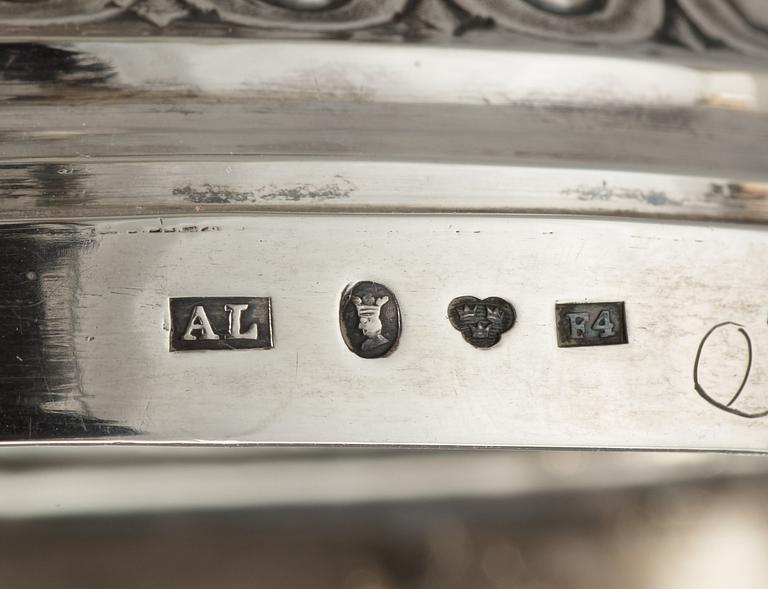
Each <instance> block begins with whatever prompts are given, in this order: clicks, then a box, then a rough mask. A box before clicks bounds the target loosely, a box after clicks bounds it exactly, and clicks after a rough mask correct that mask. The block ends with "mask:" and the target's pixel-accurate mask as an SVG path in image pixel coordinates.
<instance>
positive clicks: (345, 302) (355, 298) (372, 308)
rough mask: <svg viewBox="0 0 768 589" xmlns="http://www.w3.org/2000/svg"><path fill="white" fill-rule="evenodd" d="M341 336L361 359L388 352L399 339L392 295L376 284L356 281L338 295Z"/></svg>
mask: <svg viewBox="0 0 768 589" xmlns="http://www.w3.org/2000/svg"><path fill="white" fill-rule="evenodd" d="M339 322H340V327H341V335H342V337H343V338H344V343H345V344H347V347H348V348H349V349H350V350H351V351H352V352H354V353H355V354H357V355H358V356H360V357H361V358H381V357H382V356H386V355H387V354H389V353H391V352H392V351H393V350H394V349H395V346H396V345H397V341H398V339H399V338H400V307H399V305H398V303H397V298H396V297H395V295H394V293H393V292H392V291H390V290H389V289H388V288H387V287H385V286H384V285H381V284H378V283H376V282H357V283H355V284H353V285H351V286H348V287H347V288H346V289H345V290H344V293H343V294H342V295H341V304H340V307H339Z"/></svg>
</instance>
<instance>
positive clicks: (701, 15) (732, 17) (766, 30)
mask: <svg viewBox="0 0 768 589" xmlns="http://www.w3.org/2000/svg"><path fill="white" fill-rule="evenodd" d="M678 2H679V5H680V7H681V8H682V9H683V10H684V11H685V13H686V14H687V15H688V17H689V18H690V19H691V20H692V21H693V22H694V23H695V24H696V25H697V26H698V27H699V28H700V29H701V30H702V31H703V32H704V33H706V34H707V35H709V36H710V37H712V38H714V39H717V40H718V41H722V42H723V43H725V44H726V45H728V46H730V47H733V48H734V49H738V50H740V51H743V52H744V53H750V54H754V55H762V56H764V55H765V54H766V52H768V2H766V0H678Z"/></svg>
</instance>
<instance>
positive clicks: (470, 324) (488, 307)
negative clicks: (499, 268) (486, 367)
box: [448, 296, 516, 348]
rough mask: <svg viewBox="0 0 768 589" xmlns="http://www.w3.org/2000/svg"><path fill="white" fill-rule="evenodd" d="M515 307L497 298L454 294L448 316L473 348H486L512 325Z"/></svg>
mask: <svg viewBox="0 0 768 589" xmlns="http://www.w3.org/2000/svg"><path fill="white" fill-rule="evenodd" d="M515 317H516V316H515V308H514V307H513V306H512V305H511V304H510V303H508V302H507V301H505V300H504V299H502V298H501V297H488V298H487V299H483V300H480V299H478V298H477V297H469V296H466V297H456V298H455V299H453V300H452V301H451V303H450V304H449V305H448V319H449V320H450V322H451V325H453V326H454V327H455V328H456V329H457V330H458V331H460V332H461V335H462V336H463V337H464V339H465V340H466V341H468V342H469V343H470V344H472V345H473V346H475V347H476V348H490V347H492V346H495V345H496V344H497V343H499V340H501V334H502V333H504V332H505V331H509V330H510V329H511V328H512V326H513V325H514V324H515Z"/></svg>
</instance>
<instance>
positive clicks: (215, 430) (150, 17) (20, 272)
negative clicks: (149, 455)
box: [0, 0, 768, 452]
mask: <svg viewBox="0 0 768 589" xmlns="http://www.w3.org/2000/svg"><path fill="white" fill-rule="evenodd" d="M55 4H56V6H55V7H54V6H53V3H49V2H40V3H34V4H29V3H23V4H22V3H18V2H8V1H3V0H0V26H2V27H3V29H2V33H3V38H2V41H3V42H2V43H0V64H3V68H2V72H3V73H2V84H0V99H2V105H3V107H2V108H3V117H1V118H0V141H2V143H1V144H0V147H1V148H2V150H1V151H0V181H1V183H0V194H1V195H2V197H3V198H2V199H0V219H1V220H2V221H4V223H3V224H2V225H1V226H0V305H1V306H2V309H3V310H4V312H5V317H4V321H3V323H2V325H1V326H0V384H1V385H2V389H0V437H1V438H2V441H3V443H6V444H37V443H81V442H93V443H121V444H122V443H128V444H134V443H135V444H177V443H179V444H328V445H336V444H371V445H379V444H385V445H470V446H515V447H517V446H524V447H568V448H575V447H580V448H583V447H590V448H643V449H704V450H744V451H758V452H764V451H766V450H768V446H767V444H766V436H765V432H766V428H767V427H768V421H766V419H768V418H765V417H764V415H763V414H764V412H765V411H768V400H766V399H765V398H764V396H763V395H764V391H765V385H766V382H767V379H768V356H766V353H767V351H768V326H766V318H767V317H768V303H767V302H766V300H765V292H766V287H767V286H768V267H766V264H765V263H764V257H765V256H764V252H765V251H766V247H768V241H767V240H768V236H767V235H766V232H765V223H766V222H768V188H766V187H768V172H766V170H768V166H766V164H767V163H768V161H767V160H766V156H765V150H763V149H760V146H761V145H762V144H763V143H764V138H765V136H766V135H767V134H768V101H766V98H765V91H764V89H765V88H766V87H768V68H767V67H766V64H765V62H764V54H765V47H766V41H765V38H764V33H763V32H762V29H761V28H760V26H761V25H760V23H761V22H763V21H762V20H761V18H762V17H761V16H760V15H763V16H764V14H763V12H764V11H761V10H759V9H755V5H754V3H750V2H746V1H738V2H736V1H734V2H732V3H727V7H724V6H721V7H720V8H718V9H715V8H714V4H712V3H709V2H702V3H693V2H682V1H681V2H676V3H672V2H669V3H662V2H652V1H643V2H624V1H621V0H610V1H608V2H605V3H582V2H566V3H562V2H543V1H541V2H524V1H523V0H508V1H505V2H484V1H481V0H472V1H469V0H466V1H465V0H462V1H461V2H456V3H451V4H448V3H446V2H442V1H437V0H435V1H431V2H421V3H404V2H399V1H392V2H369V1H365V0H356V1H354V2H350V3H323V2H303V3H302V2H270V3H268V2H248V3H244V2H240V1H238V0H205V1H203V0H190V1H181V0H179V1H175V0H174V1H170V0H169V1H163V2H158V1H154V0H143V1H129V0H120V1H113V2H95V1H94V2H88V1H79V2H73V3H69V4H68V5H67V6H64V5H63V4H61V3H55ZM25 6H26V8H25ZM54 8H55V10H54ZM62 11H64V12H62ZM233 23H236V24H237V25H238V26H237V27H233V26H232V24H233ZM482 23H485V24H484V25H482V26H481V24H482ZM74 24H76V25H77V26H78V27H80V28H79V29H77V34H75V33H74V32H73V30H72V29H70V28H68V27H70V26H74ZM118 30H119V31H121V33H120V35H121V36H120V38H119V39H117V38H115V35H116V31H118ZM195 30H197V31H199V30H202V31H204V36H198V37H195V36H194V35H191V34H190V31H195ZM288 30H290V31H293V32H292V33H290V34H289V33H287V32H286V31H288ZM340 31H345V32H346V33H345V34H348V35H349V38H348V39H347V40H329V39H326V38H324V37H323V36H322V35H323V34H327V33H329V32H340ZM157 33H162V35H158V36H155V35H156V34H157ZM257 37H260V38H257ZM299 37H300V38H299ZM411 37H412V38H417V39H419V40H420V41H422V42H420V43H414V44H397V41H399V40H402V39H403V38H411ZM373 39H376V40H379V41H380V42H379V43H370V42H369V41H371V40H373ZM596 41H599V42H600V43H604V44H610V45H611V47H612V50H611V51H610V52H606V51H605V50H603V49H601V48H600V47H596V46H594V45H589V43H594V42H596ZM740 52H741V53H740ZM366 280H375V281H376V282H377V283H379V284H382V285H386V288H387V289H388V290H389V292H390V293H391V294H392V295H393V296H392V297H390V299H389V301H388V302H382V303H381V310H382V312H383V310H384V309H385V308H386V305H390V306H392V307H391V308H394V306H393V303H394V302H395V300H396V302H397V303H398V304H399V307H400V319H401V321H402V324H401V325H400V324H398V330H397V331H398V334H399V340H398V341H397V351H396V353H393V354H390V355H387V356H386V357H381V358H379V359H377V361H376V362H370V361H368V360H367V359H364V358H360V357H358V356H357V355H356V354H357V353H358V352H360V351H361V350H362V347H361V346H362V341H358V342H356V343H355V342H353V343H352V349H353V351H355V354H351V353H349V351H348V349H347V345H346V344H345V339H344V335H347V336H349V334H350V333H354V332H355V330H357V331H359V330H360V328H359V327H357V326H358V325H359V320H360V310H361V307H359V306H356V305H355V303H354V301H353V300H352V299H351V298H350V300H349V301H347V303H348V305H351V306H350V307H349V308H350V309H351V310H353V311H354V312H355V317H353V319H354V320H355V325H352V324H349V325H346V324H345V325H346V327H345V329H344V330H342V331H341V332H340V329H339V302H340V301H339V297H340V296H341V294H342V293H343V292H344V289H345V288H346V286H347V285H349V284H354V283H356V282H359V281H366ZM468 293H469V294H472V295H473V296H476V297H478V298H479V299H483V298H487V297H501V298H503V299H505V300H507V301H510V302H514V308H515V311H516V312H517V319H516V323H515V327H514V329H513V330H512V331H510V332H509V333H507V334H505V336H504V337H502V338H501V340H500V341H499V342H498V343H497V344H496V345H494V346H493V347H492V348H490V349H488V350H487V351H485V352H484V353H482V354H481V353H476V351H475V350H473V349H471V348H470V347H469V346H467V344H466V342H465V341H463V340H462V338H461V337H458V334H457V333H456V331H455V329H454V328H453V326H452V325H451V323H450V321H448V320H447V318H446V309H448V307H449V304H450V302H451V301H452V300H454V299H455V298H456V297H460V296H463V295H466V294H468ZM349 294H350V295H351V296H352V295H354V293H349ZM244 295H247V296H256V297H269V298H270V299H271V301H272V305H273V309H272V311H273V314H274V326H273V332H274V343H275V347H274V349H272V350H270V351H269V352H242V353H223V352H221V351H215V350H206V351H199V352H195V353H191V352H190V353H174V354H171V353H169V352H168V350H169V342H170V341H171V329H172V327H175V326H172V321H171V314H170V308H169V304H170V303H169V301H170V300H171V299H176V298H183V297H196V298H200V300H201V301H203V303H204V302H205V300H206V299H207V298H209V297H220V298H221V301H222V302H224V301H226V300H230V301H232V304H234V305H237V304H239V303H238V302H237V301H235V300H234V298H237V297H242V296H244ZM383 298H384V297H383V296H379V295H377V296H375V297H374V302H373V305H378V303H377V300H379V299H380V300H382V301H383ZM360 299H361V303H360V305H362V306H363V307H371V304H369V303H366V302H364V301H363V298H362V297H360ZM563 301H567V302H575V303H581V302H589V301H624V303H625V306H626V310H627V315H626V321H627V326H626V327H627V331H628V334H629V343H628V345H622V346H610V347H602V346H599V347H584V348H583V349H579V350H564V349H560V348H558V345H557V344H558V338H557V320H556V315H555V307H554V305H555V303H557V302H563ZM200 306H201V307H202V308H203V309H204V310H205V312H206V313H207V309H206V307H205V304H202V305H200ZM225 309H226V308H225ZM219 311H220V312H223V311H221V309H219ZM234 312H235V309H234V308H231V309H230V315H232V314H233V313H234ZM221 319H222V321H224V319H225V317H224V316H223V315H222V318H221ZM200 321H202V319H200ZM215 323H216V321H215V320H211V330H212V331H213V332H214V333H215V334H216V335H217V336H219V337H220V338H221V337H224V336H227V335H233V334H235V332H236V330H233V328H232V326H231V325H230V326H229V327H227V326H225V327H224V328H222V327H216V326H215V325H214V324H215ZM225 323H226V321H225ZM723 324H725V325H726V326H725V327H720V326H722V325H723ZM222 325H223V324H222ZM728 326H730V327H728ZM186 327H187V328H188V327H189V324H188V325H187V326H186ZM227 329H228V331H227ZM247 329H248V326H247V325H245V324H241V332H240V333H241V334H242V333H247ZM177 331H178V330H177ZM219 332H221V333H219ZM180 333H182V337H183V334H184V333H186V329H185V330H184V331H183V332H180ZM382 334H383V335H382V337H384V338H386V339H389V337H388V336H387V335H386V334H384V333H383V332H382ZM199 335H200V333H197V335H195V337H198V336H199ZM366 337H368V336H366ZM374 337H375V336H374ZM236 339H238V338H236ZM246 339H247V338H246ZM368 339H371V338H368ZM347 340H348V341H351V340H350V339H349V337H348V338H347ZM195 341H196V342H199V341H201V340H195ZM217 341H218V342H221V341H226V338H224V339H223V340H221V339H220V340H215V339H213V336H211V337H210V339H207V340H204V343H206V342H207V343H211V342H217ZM270 341H271V339H270ZM390 341H392V340H390ZM206 345H207V344H206ZM392 349H394V347H393V348H392ZM388 351H391V350H388Z"/></svg>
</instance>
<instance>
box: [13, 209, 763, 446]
mask: <svg viewBox="0 0 768 589" xmlns="http://www.w3.org/2000/svg"><path fill="white" fill-rule="evenodd" d="M215 223H216V224H215V225H200V224H199V220H198V219H193V218H186V219H177V218H172V219H169V218H165V219H146V220H141V219H140V220H115V221H107V220H104V221H96V222H90V223H80V224H59V225H51V224H34V225H15V226H6V227H4V228H3V229H2V231H0V240H1V241H2V248H1V250H2V252H3V263H4V273H3V282H4V284H3V292H4V293H6V294H5V297H6V298H5V299H4V301H3V305H4V308H5V309H6V310H7V312H8V315H9V317H11V318H12V319H9V320H8V321H6V322H5V324H4V325H3V348H2V359H3V360H2V373H3V382H4V389H5V391H8V393H6V394H4V395H3V403H4V408H3V415H4V416H5V417H4V431H3V438H4V440H5V441H6V442H8V443H22V442H43V441H75V440H81V439H91V440H100V441H104V440H110V441H117V440H120V441H123V442H132V443H183V442H192V443H231V444H241V443H246V444H247V443H269V444H272V443H277V444H359V443H366V444H396V445H401V444H406V445H408V444H417V445H431V444H450V445H454V444H459V445H461V444H466V445H500V446H557V447H635V448H669V447H672V448H675V447H676V448H689V449H734V450H757V451H762V450H765V449H766V445H765V428H766V422H765V420H764V419H759V418H758V419H746V418H744V417H742V416H739V415H733V414H728V413H725V412H723V411H720V410H718V409H717V408H716V407H713V406H712V405H711V404H709V403H707V402H706V401H705V400H703V399H702V398H701V397H700V395H699V394H698V393H697V391H696V389H695V383H694V379H693V373H694V363H695V361H696V358H697V350H698V349H699V346H700V344H701V342H702V339H703V338H705V336H706V334H707V333H708V331H709V330H710V329H711V328H712V327H713V326H714V325H716V324H719V323H722V322H723V321H734V322H738V323H740V324H742V325H744V326H745V327H744V329H746V330H747V331H748V332H749V335H750V338H751V353H752V354H753V356H754V359H753V361H752V366H751V372H750V373H749V379H748V383H747V385H746V386H745V388H744V391H743V392H742V394H741V396H740V398H739V399H738V401H737V403H736V404H735V405H733V406H734V407H736V408H739V409H740V410H742V411H744V412H748V413H752V412H760V411H764V410H765V409H766V401H765V398H764V390H765V385H766V378H767V376H768V362H766V350H768V325H766V318H767V317H768V304H767V303H766V301H765V297H764V293H765V291H766V287H768V270H767V269H766V265H765V263H764V259H763V258H764V256H763V255H762V252H764V251H765V249H766V247H768V234H766V232H765V231H764V230H763V229H762V228H761V227H759V226H750V225H741V226H734V225H731V226H728V225H721V226H717V227H715V226H713V225H711V224H697V223H691V224H682V223H669V222H648V221H631V220H616V219H586V218H575V219H574V218H566V217H561V218H558V217H536V216H528V217H524V216H523V217H521V216H474V217H461V216H431V215H406V214H402V215H387V216H378V215H287V214H286V215H263V216H258V215H254V216H249V217H239V218H238V217H218V218H216V219H215ZM329 236H332V237H331V238H329ZM511 245H513V247H511ZM446 252H450V255H446ZM478 260H483V261H485V260H493V266H492V271H488V270H487V269H486V268H484V267H483V269H482V271H478ZM373 270H375V273H376V276H377V277H379V280H380V281H381V283H383V284H386V285H388V286H389V287H391V289H392V291H393V292H396V294H397V299H398V301H399V304H400V308H401V311H402V321H403V331H402V334H401V336H400V340H399V344H398V349H397V353H394V354H392V355H391V356H389V357H386V358H380V359H378V360H376V361H375V362H371V361H370V360H366V359H364V358H358V357H357V356H356V355H354V354H350V353H349V352H348V350H347V349H346V344H345V342H344V340H343V338H342V337H341V334H340V332H339V328H338V314H337V313H338V305H339V296H340V293H341V292H342V291H343V290H344V288H345V286H346V285H347V284H349V283H350V282H353V281H354V279H355V278H359V277H361V276H366V277H367V276H370V275H371V272H372V271H373ZM468 277H469V280H468ZM470 280H471V285H472V290H473V291H474V292H476V293H479V294H481V295H482V294H484V293H489V294H491V293H493V294H496V295H504V296H505V297H506V298H509V299H510V300H514V301H515V307H516V309H517V311H518V317H517V323H516V325H515V328H514V332H510V334H509V336H508V337H505V338H503V339H502V341H501V342H500V344H499V345H497V346H494V347H493V348H491V349H489V350H486V351H485V352H484V353H482V354H478V353H475V352H474V351H473V350H472V349H471V348H470V347H469V346H467V344H466V342H464V341H463V340H462V338H460V337H457V334H456V332H455V330H454V328H453V327H452V326H451V325H450V323H449V322H448V321H447V320H446V316H445V313H446V308H447V306H448V304H449V303H450V302H451V300H453V299H454V298H455V296H456V295H460V294H461V293H463V292H466V288H467V284H468V283H470ZM249 290H250V291H256V292H259V293H261V294H264V295H268V296H270V297H271V299H272V301H273V315H274V328H275V342H276V345H275V348H274V349H273V350H270V351H269V352H251V353H245V352H244V353H242V354H228V353H221V352H217V351H209V352H200V353H195V354H191V353H185V354H169V353H168V351H167V350H168V329H169V321H170V320H169V316H168V302H167V301H168V298H169V297H178V296H197V297H206V296H217V297H222V296H223V297H226V296H228V293H231V295H232V296H237V295H241V294H242V293H244V292H248V291H249ZM577 297H583V298H584V299H585V300H586V301H590V300H592V301H595V300H597V301H600V300H624V301H625V304H626V309H627V315H626V319H627V322H628V325H627V330H628V332H629V333H630V334H631V339H630V344H629V345H623V346H597V347H586V348H581V349H577V350H564V349H561V348H558V346H557V337H556V321H555V313H554V302H555V301H557V300H569V301H573V300H574V298H577ZM717 335H718V337H710V338H709V339H708V340H707V342H706V345H705V351H706V353H705V355H703V356H702V357H701V358H700V360H699V363H698V380H699V382H702V383H704V385H705V388H706V390H707V391H708V394H710V395H712V396H713V397H714V398H717V399H725V400H724V401H723V402H724V403H727V402H728V400H729V399H730V398H731V396H732V394H733V391H734V389H735V388H738V386H739V384H740V383H741V381H742V380H743V378H744V366H745V364H746V362H747V355H746V354H747V352H748V350H747V349H746V348H745V346H744V339H743V337H741V336H740V335H739V334H735V336H736V337H735V338H734V337H731V334H730V333H718V334H717ZM681 423H685V424H686V427H685V428H681V427H680V424H681Z"/></svg>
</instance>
